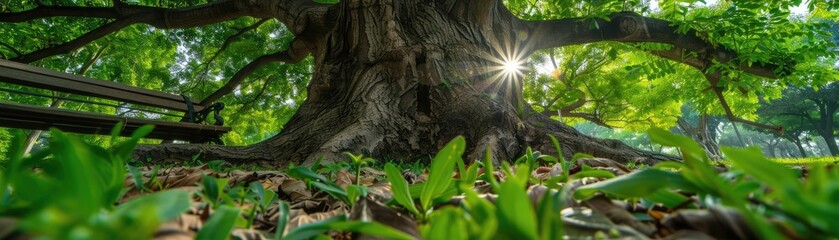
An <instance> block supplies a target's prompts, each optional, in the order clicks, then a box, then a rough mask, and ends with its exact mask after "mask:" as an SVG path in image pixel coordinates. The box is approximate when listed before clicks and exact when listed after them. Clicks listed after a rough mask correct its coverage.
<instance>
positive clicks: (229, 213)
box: [195, 206, 239, 240]
mask: <svg viewBox="0 0 839 240" xmlns="http://www.w3.org/2000/svg"><path fill="white" fill-rule="evenodd" d="M238 218H239V209H238V208H235V207H230V206H222V207H220V208H219V209H218V210H216V211H215V212H214V213H213V215H212V216H210V219H208V220H207V222H206V223H205V224H204V226H203V227H201V231H199V232H198V236H196V237H195V239H198V240H225V239H227V238H229V237H230V232H231V231H232V230H233V225H234V224H236V220H237V219H238Z"/></svg>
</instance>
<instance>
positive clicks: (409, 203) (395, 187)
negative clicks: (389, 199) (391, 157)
mask: <svg viewBox="0 0 839 240" xmlns="http://www.w3.org/2000/svg"><path fill="white" fill-rule="evenodd" d="M385 174H386V175H387V180H388V181H389V182H390V187H391V189H392V191H393V198H394V199H396V202H397V203H399V205H402V206H403V207H405V209H408V211H410V212H411V213H413V214H414V216H420V212H419V210H417V207H416V206H415V204H414V199H413V198H412V197H411V192H410V191H409V190H408V181H405V178H403V177H402V173H401V172H400V171H399V169H398V168H397V167H396V166H395V165H393V164H392V163H387V164H385Z"/></svg>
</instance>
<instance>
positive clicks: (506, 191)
mask: <svg viewBox="0 0 839 240" xmlns="http://www.w3.org/2000/svg"><path fill="white" fill-rule="evenodd" d="M495 205H496V208H497V210H498V222H499V225H500V226H503V227H501V228H499V233H500V234H501V236H503V237H507V238H511V239H512V238H515V239H537V234H538V233H537V226H538V225H537V224H536V214H535V213H534V210H533V206H532V204H531V203H530V198H529V197H528V196H527V193H526V192H525V190H524V188H523V186H522V185H521V184H519V183H516V182H513V181H509V180H508V181H506V182H504V183H502V184H501V189H500V191H498V200H497V201H496V204H495Z"/></svg>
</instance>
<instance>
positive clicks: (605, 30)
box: [520, 12, 779, 78]
mask: <svg viewBox="0 0 839 240" xmlns="http://www.w3.org/2000/svg"><path fill="white" fill-rule="evenodd" d="M592 21H595V22H596V24H595V26H598V27H595V28H592V27H591V26H592ZM520 24H523V25H524V26H526V27H527V29H530V33H531V34H530V36H532V38H531V40H530V41H532V44H533V46H534V50H536V49H545V48H553V47H562V46H568V45H576V44H585V43H594V42H601V41H616V42H629V43H633V42H647V43H664V44H670V45H673V47H674V49H675V50H672V51H669V52H667V53H664V52H662V53H658V54H660V55H659V56H661V57H664V58H668V59H672V60H676V61H682V62H686V63H688V64H689V65H690V66H693V67H697V68H700V70H706V69H707V68H708V67H710V66H711V64H712V62H713V61H716V62H719V63H722V64H726V63H729V62H731V61H732V60H734V59H737V57H738V56H737V53H735V52H734V51H733V50H731V49H728V48H726V47H725V46H720V45H714V44H711V43H709V42H708V41H705V40H704V39H702V38H700V37H698V36H697V34H696V32H695V31H693V30H690V31H688V32H687V33H684V34H680V33H678V31H677V29H676V28H675V27H673V26H671V25H672V22H669V21H666V20H661V19H656V18H649V17H644V16H641V15H638V14H637V13H633V12H620V13H615V14H612V16H611V19H610V20H609V21H606V20H603V19H582V18H569V19H559V20H550V21H522V22H520ZM683 52H689V53H692V54H690V55H686V54H682V53H683ZM739 67H740V69H741V70H743V71H744V72H747V73H750V74H754V75H757V76H761V77H767V78H777V77H778V75H777V74H776V69H779V65H776V64H772V63H756V64H753V65H751V66H749V65H748V64H745V63H744V64H741V65H740V66H739Z"/></svg>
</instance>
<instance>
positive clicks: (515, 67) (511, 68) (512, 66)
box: [504, 60, 521, 74]
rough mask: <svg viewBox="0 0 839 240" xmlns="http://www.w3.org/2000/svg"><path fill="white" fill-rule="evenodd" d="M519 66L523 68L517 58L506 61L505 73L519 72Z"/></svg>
mask: <svg viewBox="0 0 839 240" xmlns="http://www.w3.org/2000/svg"><path fill="white" fill-rule="evenodd" d="M519 68H521V64H519V62H518V61H516V60H507V61H504V73H507V74H518V73H519V70H520V69H519Z"/></svg>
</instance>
